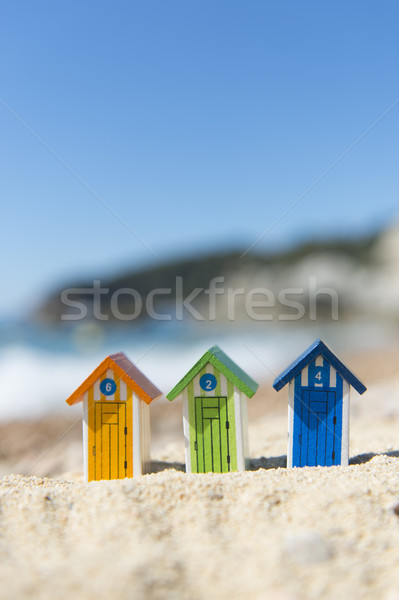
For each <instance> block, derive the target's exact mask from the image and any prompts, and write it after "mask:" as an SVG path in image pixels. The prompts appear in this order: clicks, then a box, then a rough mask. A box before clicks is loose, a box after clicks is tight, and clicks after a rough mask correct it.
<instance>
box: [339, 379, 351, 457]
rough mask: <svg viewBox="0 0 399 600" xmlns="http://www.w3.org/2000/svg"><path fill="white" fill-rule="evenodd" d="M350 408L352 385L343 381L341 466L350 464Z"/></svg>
mask: <svg viewBox="0 0 399 600" xmlns="http://www.w3.org/2000/svg"><path fill="white" fill-rule="evenodd" d="M349 408H350V385H349V383H348V382H347V381H345V379H343V381H342V442H341V465H342V466H343V467H346V466H348V464H349Z"/></svg>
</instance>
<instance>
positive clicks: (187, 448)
mask: <svg viewBox="0 0 399 600" xmlns="http://www.w3.org/2000/svg"><path fill="white" fill-rule="evenodd" d="M181 397H182V398H183V435H184V455H185V458H186V473H191V447H190V420H189V416H188V391H187V387H185V388H184V390H183V393H182V395H181Z"/></svg>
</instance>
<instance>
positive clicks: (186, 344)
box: [0, 321, 398, 420]
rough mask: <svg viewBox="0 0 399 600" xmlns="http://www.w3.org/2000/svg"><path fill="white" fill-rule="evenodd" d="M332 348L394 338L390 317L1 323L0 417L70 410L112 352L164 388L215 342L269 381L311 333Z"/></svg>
mask: <svg viewBox="0 0 399 600" xmlns="http://www.w3.org/2000/svg"><path fill="white" fill-rule="evenodd" d="M318 337H321V338H322V339H323V340H324V341H325V342H326V343H327V345H330V346H331V347H332V349H333V350H335V351H336V352H338V353H344V354H345V353H348V352H351V351H359V350H367V349H376V348H378V347H382V346H387V345H393V344H395V343H396V339H397V337H398V336H397V330H396V328H393V327H392V324H391V323H390V322H378V321H376V322H370V321H359V322H356V321H351V322H333V323H323V324H322V325H320V324H319V323H314V324H311V325H309V324H308V323H307V324H303V325H301V324H300V323H294V324H293V323H290V324H288V323H281V322H277V323H276V322H271V321H267V322H265V321H263V322H256V323H250V324H248V323H247V324H246V325H245V326H244V325H242V324H238V323H231V324H229V325H228V326H227V325H224V326H221V325H218V324H217V323H197V322H191V323H187V322H184V321H179V322H172V321H167V322H166V321H162V322H159V321H158V322H154V321H152V322H145V323H143V324H139V325H137V324H136V325H135V326H134V327H131V326H125V327H123V326H118V327H112V326H109V325H108V326H107V327H103V326H101V324H98V323H94V322H88V323H84V324H81V325H80V326H75V327H70V326H69V327H67V328H64V329H60V328H51V327H46V328H44V327H35V326H32V325H31V324H26V323H21V322H19V323H18V322H0V382H1V383H0V385H1V401H0V419H1V420H8V419H14V418H31V417H32V418H37V417H39V416H41V415H45V414H49V413H59V412H63V411H69V412H68V414H71V413H70V411H71V410H76V411H79V410H80V407H74V408H73V409H71V408H70V407H68V406H67V405H66V403H65V399H66V398H67V397H68V396H69V395H70V394H71V393H72V392H73V391H74V390H75V389H76V387H78V386H79V385H80V384H81V383H82V381H83V380H84V379H85V378H86V377H87V376H88V375H89V374H90V373H91V372H92V371H93V370H94V369H95V367H96V366H97V365H98V364H99V363H100V362H101V361H102V360H103V359H104V358H105V357H106V356H107V355H108V354H112V353H113V352H118V351H123V352H125V353H126V354H127V356H128V357H129V358H130V359H131V360H132V361H133V362H134V363H135V364H136V365H137V366H138V367H139V368H140V369H141V370H142V371H143V372H144V373H145V374H146V375H147V376H148V377H149V379H151V380H152V381H153V382H154V383H155V384H156V385H157V386H158V387H159V388H160V389H161V390H163V391H164V393H165V394H166V393H167V392H168V391H169V390H170V389H171V388H172V387H173V386H174V385H175V384H176V383H177V381H178V380H179V379H180V378H181V377H182V376H183V375H184V374H185V373H186V372H187V371H188V370H189V368H190V367H191V366H192V365H193V364H194V363H195V362H196V361H197V360H198V359H199V358H200V356H201V355H202V354H203V353H204V352H205V351H206V350H207V349H208V348H209V347H210V346H212V345H214V344H218V345H219V346H220V347H221V348H222V349H223V350H224V351H225V352H226V353H227V354H228V355H229V356H230V357H231V358H232V359H233V360H234V361H235V362H237V363H238V364H239V365H240V366H241V367H242V368H243V369H244V370H245V371H247V372H248V373H249V374H250V375H251V376H252V377H253V378H254V379H256V380H257V381H260V382H261V381H266V380H267V381H269V383H270V384H271V382H272V380H273V379H274V377H275V376H276V375H278V374H279V372H280V371H281V370H282V369H283V368H285V367H286V366H287V365H288V364H289V363H290V362H291V361H292V360H293V359H295V358H296V356H298V354H300V353H302V352H303V351H304V350H305V349H306V348H307V346H308V345H310V344H311V343H312V342H313V341H314V340H315V339H316V338H318Z"/></svg>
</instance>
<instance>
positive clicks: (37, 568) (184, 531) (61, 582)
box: [0, 348, 399, 600]
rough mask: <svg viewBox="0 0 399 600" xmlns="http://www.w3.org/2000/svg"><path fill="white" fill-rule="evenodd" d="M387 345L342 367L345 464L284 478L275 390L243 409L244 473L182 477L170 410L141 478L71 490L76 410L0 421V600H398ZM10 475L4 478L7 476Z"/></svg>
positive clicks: (398, 395)
mask: <svg viewBox="0 0 399 600" xmlns="http://www.w3.org/2000/svg"><path fill="white" fill-rule="evenodd" d="M398 358H399V349H397V348H392V349H387V350H384V351H381V352H378V353H373V354H372V355H371V354H367V353H362V354H358V355H356V356H354V355H353V356H350V357H344V360H345V361H346V362H347V363H348V364H350V365H351V367H352V368H353V370H354V372H356V374H357V375H358V376H359V377H360V378H361V379H363V380H364V381H365V383H366V385H367V386H368V392H367V393H366V394H365V395H364V396H358V395H357V394H356V393H353V396H352V409H351V413H352V418H351V442H350V456H351V464H350V466H349V467H330V468H303V469H291V470H287V469H286V468H285V460H286V432H287V394H286V390H283V391H282V392H280V393H279V394H277V393H276V392H274V390H273V389H272V388H271V385H270V381H269V382H264V384H263V385H262V386H261V389H260V391H259V393H258V394H257V395H256V396H255V397H254V399H253V400H252V401H251V402H250V403H249V418H250V445H251V456H252V470H251V471H248V472H246V473H241V474H238V473H231V474H225V475H217V474H207V475H186V474H185V473H183V472H182V469H183V462H184V451H183V440H182V435H181V413H180V410H181V407H180V406H179V405H170V404H167V403H166V402H159V403H158V404H157V405H154V410H153V415H152V416H153V423H152V436H153V445H152V448H153V452H152V455H153V459H154V462H153V470H154V471H155V472H154V473H152V474H150V475H146V476H142V477H138V478H135V479H130V480H128V479H126V480H121V481H111V482H92V483H90V484H87V485H85V484H83V483H82V472H81V462H80V461H81V438H80V436H81V429H80V412H79V411H77V412H76V413H75V417H74V419H72V420H69V421H67V420H65V419H64V418H61V417H55V416H53V417H47V418H46V419H42V420H41V421H40V422H32V423H29V422H25V423H24V422H14V423H9V424H3V425H2V426H1V430H0V434H1V440H2V446H1V456H0V467H1V469H2V474H3V475H4V477H3V479H2V480H1V483H0V557H1V559H0V582H1V583H0V598H1V599H8V598H10V599H11V598H13V599H15V598H28V597H29V598H37V599H42V598H43V599H47V598H52V599H53V598H57V599H63V598H68V599H69V598H71V597H73V598H77V599H86V598H87V599H89V598H99V599H101V598H104V599H105V598H107V599H109V598H112V599H113V600H119V599H121V600H125V599H131V598H137V599H144V598H145V599H147V598H148V599H151V600H152V599H154V600H158V599H163V598H165V599H169V598H173V599H175V598H176V599H190V600H196V599H202V598H210V599H213V598H215V599H224V598H226V599H227V598H228V599H237V600H241V599H244V598H245V599H251V600H252V599H254V600H258V599H259V600H263V599H266V598H267V599H270V600H274V599H275V600H302V599H307V598H309V599H319V598H323V599H324V598H326V599H329V598H334V599H337V598H350V599H351V600H352V599H362V600H363V599H366V600H367V599H378V600H380V599H381V600H397V599H399V515H398V514H397V513H399V508H397V509H395V506H397V505H398V503H399V377H397V376H396V372H397V364H398ZM11 473H16V474H11Z"/></svg>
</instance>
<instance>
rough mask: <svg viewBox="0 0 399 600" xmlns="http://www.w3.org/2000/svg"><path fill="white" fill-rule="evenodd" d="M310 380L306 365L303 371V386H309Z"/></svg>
mask: <svg viewBox="0 0 399 600" xmlns="http://www.w3.org/2000/svg"><path fill="white" fill-rule="evenodd" d="M294 381H295V379H294ZM308 381H309V375H308V367H304V368H303V369H302V371H301V386H302V387H307V386H308ZM290 383H291V382H290Z"/></svg>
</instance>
